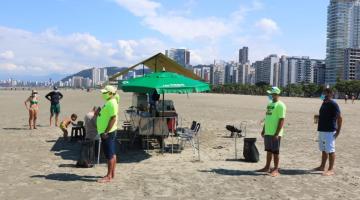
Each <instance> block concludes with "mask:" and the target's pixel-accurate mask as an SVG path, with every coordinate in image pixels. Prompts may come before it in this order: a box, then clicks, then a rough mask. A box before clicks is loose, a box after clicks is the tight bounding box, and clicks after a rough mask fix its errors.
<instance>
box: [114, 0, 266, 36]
mask: <svg viewBox="0 0 360 200" xmlns="http://www.w3.org/2000/svg"><path fill="white" fill-rule="evenodd" d="M115 1H116V2H117V4H118V5H120V6H121V7H123V8H125V9H127V10H129V11H130V12H131V13H133V14H134V15H135V16H138V17H142V20H143V23H144V24H145V25H146V26H148V27H149V28H150V29H153V30H156V31H158V32H160V33H161V34H163V35H165V36H168V37H170V38H172V39H173V40H174V41H176V42H182V41H191V40H199V39H201V40H202V41H206V40H211V41H214V40H218V39H220V38H222V37H224V36H228V35H229V34H230V33H233V32H234V31H235V30H236V29H238V27H239V26H238V25H239V23H240V22H242V20H243V19H244V17H245V16H246V15H247V14H248V13H249V12H252V11H256V10H259V9H262V4H261V3H260V2H259V1H258V0H254V1H253V2H252V4H251V5H250V6H241V7H240V8H239V9H238V10H236V11H234V12H233V13H231V14H230V15H229V16H228V17H225V18H218V17H211V16H209V17H204V18H190V17H185V16H183V15H182V13H184V12H182V11H181V10H180V11H179V10H166V9H163V10H161V11H159V8H161V7H163V6H162V5H161V4H160V3H158V2H155V1H151V0H115ZM188 4H189V5H185V6H188V7H191V6H192V5H194V4H195V3H194V2H193V1H189V2H188ZM187 10H189V9H187ZM189 12H190V11H187V12H185V13H187V14H188V13H189Z"/></svg>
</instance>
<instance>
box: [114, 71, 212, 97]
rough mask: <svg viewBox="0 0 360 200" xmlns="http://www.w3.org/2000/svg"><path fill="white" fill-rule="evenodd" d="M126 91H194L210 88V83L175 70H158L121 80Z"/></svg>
mask: <svg viewBox="0 0 360 200" xmlns="http://www.w3.org/2000/svg"><path fill="white" fill-rule="evenodd" d="M118 86H119V88H121V89H122V90H123V91H124V92H137V93H153V92H154V90H156V91H157V93H158V94H165V93H182V94H187V93H193V92H204V91H208V90H210V87H209V84H207V83H204V82H202V81H198V80H194V79H191V78H188V77H185V76H183V75H180V74H176V73H173V72H164V71H163V72H157V73H150V74H145V75H144V76H142V77H138V78H133V79H130V80H124V81H119V85H118Z"/></svg>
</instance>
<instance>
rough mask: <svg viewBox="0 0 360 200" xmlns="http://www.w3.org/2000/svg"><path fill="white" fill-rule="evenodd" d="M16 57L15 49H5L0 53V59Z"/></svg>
mask: <svg viewBox="0 0 360 200" xmlns="http://www.w3.org/2000/svg"><path fill="white" fill-rule="evenodd" d="M14 57H15V54H14V52H13V51H9V50H8V51H4V52H3V53H0V59H4V60H11V59H13V58H14Z"/></svg>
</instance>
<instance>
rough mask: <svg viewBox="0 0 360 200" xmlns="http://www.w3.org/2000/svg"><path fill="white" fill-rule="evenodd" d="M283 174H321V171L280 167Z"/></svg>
mask: <svg viewBox="0 0 360 200" xmlns="http://www.w3.org/2000/svg"><path fill="white" fill-rule="evenodd" d="M280 174H281V175H290V176H294V175H306V174H321V172H316V171H313V170H304V169H283V168H281V169H280Z"/></svg>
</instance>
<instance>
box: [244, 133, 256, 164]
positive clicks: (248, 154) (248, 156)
mask: <svg viewBox="0 0 360 200" xmlns="http://www.w3.org/2000/svg"><path fill="white" fill-rule="evenodd" d="M255 142H256V138H244V151H243V155H244V157H245V161H247V162H258V161H259V151H258V149H257V148H256V145H255Z"/></svg>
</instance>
